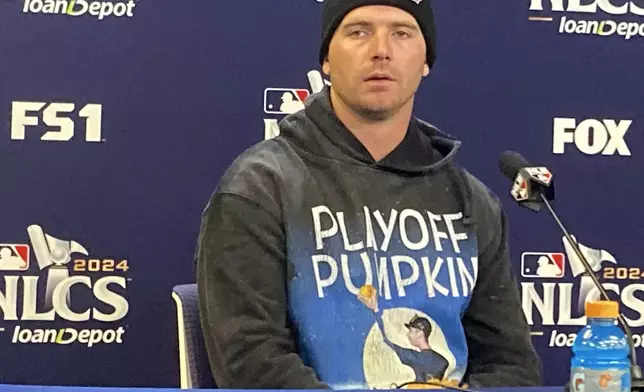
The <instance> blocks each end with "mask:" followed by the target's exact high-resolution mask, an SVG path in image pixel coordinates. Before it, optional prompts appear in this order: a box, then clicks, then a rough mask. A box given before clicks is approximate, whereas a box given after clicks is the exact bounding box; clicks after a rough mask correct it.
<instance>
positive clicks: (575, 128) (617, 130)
mask: <svg viewBox="0 0 644 392" xmlns="http://www.w3.org/2000/svg"><path fill="white" fill-rule="evenodd" d="M632 123H633V121H631V120H621V121H616V120H608V119H604V120H594V119H587V120H584V121H582V122H580V123H579V124H577V121H576V120H575V119H574V118H555V119H554V130H553V141H552V152H553V153H554V154H563V153H564V152H565V146H566V144H571V143H572V144H574V145H575V146H576V147H577V149H578V150H579V151H581V152H582V153H584V154H587V155H597V154H601V155H615V154H617V155H623V156H630V155H631V150H630V149H629V148H628V145H627V144H626V141H625V140H624V137H625V135H626V132H628V131H629V129H630V127H631V125H632Z"/></svg>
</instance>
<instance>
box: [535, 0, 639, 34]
mask: <svg viewBox="0 0 644 392" xmlns="http://www.w3.org/2000/svg"><path fill="white" fill-rule="evenodd" d="M530 11H533V16H530V18H529V19H530V20H532V21H541V22H553V21H554V22H557V26H558V31H559V34H574V35H595V36H600V37H611V36H618V37H622V38H623V39H625V40H630V39H632V38H635V37H644V20H643V18H642V17H643V16H644V0H631V1H624V0H530ZM561 14H563V15H561ZM618 18H619V20H617V19H618Z"/></svg>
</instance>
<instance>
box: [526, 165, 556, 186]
mask: <svg viewBox="0 0 644 392" xmlns="http://www.w3.org/2000/svg"><path fill="white" fill-rule="evenodd" d="M526 171H527V172H528V174H529V175H530V176H531V177H532V178H534V179H535V180H537V181H539V182H541V183H542V184H544V185H549V184H550V181H551V180H552V173H550V170H548V169H547V168H545V167H528V168H526Z"/></svg>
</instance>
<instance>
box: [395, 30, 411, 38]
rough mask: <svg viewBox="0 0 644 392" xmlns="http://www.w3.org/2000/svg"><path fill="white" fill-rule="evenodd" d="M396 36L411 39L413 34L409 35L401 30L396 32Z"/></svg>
mask: <svg viewBox="0 0 644 392" xmlns="http://www.w3.org/2000/svg"><path fill="white" fill-rule="evenodd" d="M396 36H398V37H400V38H409V37H411V34H409V33H408V32H406V31H403V30H399V31H396Z"/></svg>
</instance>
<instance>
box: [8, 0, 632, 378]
mask: <svg viewBox="0 0 644 392" xmlns="http://www.w3.org/2000/svg"><path fill="white" fill-rule="evenodd" d="M66 3H68V2H66V1H43V0H4V1H1V2H0V108H2V110H1V111H0V115H1V116H4V119H3V120H2V121H0V163H1V164H0V178H1V179H2V186H1V187H0V244H1V245H0V252H1V253H0V256H1V257H0V260H1V261H0V275H2V276H3V278H4V279H2V280H0V312H1V313H2V317H3V321H2V323H1V324H0V352H2V353H3V355H2V358H3V359H2V360H0V369H1V370H0V382H2V383H28V384H68V385H111V386H168V387H171V386H177V385H178V361H177V349H176V346H177V338H176V333H175V330H176V322H175V313H174V305H173V302H172V300H171V297H170V291H171V288H172V286H173V285H175V284H181V283H186V282H192V281H194V266H193V262H192V255H193V250H194V246H195V243H196V236H197V232H198V225H199V219H200V214H201V211H202V209H203V207H204V204H205V202H206V200H207V199H208V197H209V196H210V194H211V192H212V191H213V189H214V188H215V186H216V184H217V181H218V179H219V177H220V176H221V174H222V173H223V171H224V170H225V169H226V167H227V166H228V165H229V164H230V163H231V161H232V159H233V158H234V157H235V156H236V155H237V154H239V153H240V152H242V151H243V150H244V149H246V148H247V147H249V146H251V145H252V144H254V143H256V142H259V141H260V140H262V139H264V138H265V137H267V136H268V137H270V136H271V130H274V128H271V126H272V125H274V123H275V121H276V120H279V119H281V118H282V117H283V116H284V113H282V114H279V112H280V110H279V107H278V105H279V104H280V99H281V96H282V94H283V93H284V92H290V93H291V94H292V97H293V98H294V99H295V101H300V100H302V99H305V97H306V94H307V93H310V92H312V91H314V90H315V89H317V88H318V87H319V85H318V83H315V82H313V83H312V82H311V81H315V80H317V81H318V82H319V76H320V75H318V74H317V73H316V72H319V65H318V64H317V48H318V43H319V19H320V12H321V9H322V3H320V2H318V1H316V0H249V1H244V2H240V1H226V2H224V1H212V0H193V1H190V2H185V1H179V0H154V1H151V0H147V1H146V0H138V1H136V2H135V1H130V2H125V1H124V2H116V1H114V2H85V1H80V0H79V1H76V2H69V3H70V4H66ZM583 3H584V4H581V3H580V2H579V1H574V0H568V1H562V0H558V1H557V0H552V1H551V0H543V1H539V0H533V1H527V0H524V1H517V0H494V1H492V0H479V1H476V2H471V1H465V0H450V1H446V0H436V1H435V5H434V7H435V12H436V16H437V29H438V43H439V48H438V60H437V64H436V66H435V68H434V69H433V70H432V74H431V76H430V77H429V78H428V79H426V80H425V81H424V82H423V84H422V85H421V88H420V91H419V93H418V99H417V106H416V114H417V115H418V116H419V117H421V118H423V119H425V120H427V121H429V122H431V123H433V124H435V125H436V126H438V127H439V128H441V129H442V130H444V131H446V132H448V133H450V134H453V135H455V136H457V137H458V138H459V139H461V140H462V141H463V142H464V147H463V150H462V155H461V162H462V163H463V164H464V165H465V166H466V167H467V168H468V169H470V171H472V172H473V173H474V174H475V175H477V176H478V177H479V178H481V179H482V180H483V181H484V182H485V183H486V184H488V185H489V186H490V187H491V188H492V189H493V190H494V191H495V192H496V193H497V194H499V195H500V196H501V197H502V200H503V202H504V203H505V206H506V212H507V214H508V216H509V221H510V230H511V238H510V240H511V248H512V259H513V263H514V265H515V271H516V274H517V277H518V280H519V284H520V285H521V291H522V296H523V305H524V311H525V313H526V317H527V318H528V320H529V321H530V323H531V324H532V328H533V339H534V342H535V345H536V346H537V348H538V350H539V354H540V355H541V357H542V358H543V359H544V365H545V366H546V369H547V371H546V372H545V373H544V374H545V381H546V383H547V384H551V385H557V384H562V383H563V382H564V381H565V380H566V377H567V374H568V361H569V351H570V349H569V347H568V344H569V343H570V336H569V334H572V333H574V332H575V331H576V330H577V329H578V328H579V325H580V324H581V323H583V320H580V319H578V317H579V316H580V315H581V313H580V311H579V308H578V298H579V293H580V290H582V291H581V292H583V287H584V282H583V281H582V279H581V278H580V277H579V276H575V274H574V273H573V272H574V271H575V270H574V268H573V267H574V266H575V260H574V259H571V257H570V256H571V255H569V254H567V253H566V249H565V247H564V244H563V242H562V238H561V237H562V236H561V234H560V232H559V231H558V229H557V227H556V226H555V224H554V223H553V221H552V220H551V218H550V217H548V216H547V215H546V214H545V212H544V213H542V214H535V213H532V212H530V211H528V210H526V209H522V208H521V207H519V206H517V205H515V204H514V203H513V202H512V201H511V199H510V197H509V186H510V184H509V182H508V181H507V180H506V179H504V178H503V177H502V175H501V174H499V172H498V169H497V161H498V156H499V154H500V153H501V152H502V151H504V150H506V149H513V150H518V151H520V152H522V153H523V154H524V155H525V156H526V157H527V158H528V159H530V160H532V161H534V162H537V163H544V164H547V165H548V166H549V167H550V169H551V170H552V171H553V172H554V174H555V181H556V182H557V196H558V201H557V202H556V208H557V210H558V211H559V212H560V215H561V217H562V219H563V220H564V222H565V223H566V224H567V225H568V226H569V229H570V230H571V232H572V234H574V235H575V236H576V238H577V239H578V240H579V241H580V242H581V243H582V244H583V245H585V246H586V247H587V248H586V250H587V252H588V254H589V256H591V258H593V260H595V265H596V266H597V269H598V275H599V276H600V277H601V279H602V280H603V281H605V283H607V284H609V286H607V287H608V288H610V289H611V290H612V291H613V292H615V293H616V294H619V295H620V296H621V299H622V300H623V301H624V305H623V308H622V309H623V310H624V312H625V315H626V317H627V318H628V319H629V321H631V325H632V327H633V331H634V333H635V334H636V343H637V344H638V345H640V343H641V340H642V334H643V333H644V328H643V326H644V295H643V293H642V291H643V290H644V285H643V284H641V283H639V282H640V281H641V278H642V276H644V262H643V261H642V258H641V254H643V253H644V246H643V245H642V241H641V239H640V237H641V236H642V235H643V234H644V229H642V226H641V222H642V221H643V220H644V212H643V210H642V208H640V207H639V203H638V202H639V201H640V200H641V199H642V196H644V186H643V185H642V182H641V181H639V179H640V178H641V173H640V171H641V168H642V167H644V150H643V149H642V146H643V145H644V133H643V132H642V129H643V128H642V124H644V115H643V114H642V109H641V108H642V105H643V104H644V82H643V79H642V76H641V72H642V66H641V64H643V63H644V50H643V49H644V44H643V42H644V1H643V0H637V1H633V2H625V1H624V0H610V1H608V0H605V1H597V3H598V4H595V3H592V4H591V0H588V1H584V2H583ZM302 90H307V91H302ZM28 228H29V230H28ZM57 240H58V241H57ZM55 248H57V249H59V251H58V252H52V249H55ZM61 249H62V250H63V251H62V252H60V250H61ZM593 251H597V252H593ZM600 251H603V252H600ZM66 252H67V253H71V255H69V256H68V255H67V253H66ZM542 256H546V257H547V258H548V260H550V264H551V265H556V266H557V268H555V273H551V274H550V275H547V274H544V273H543V272H539V271H538V268H537V267H538V260H539V259H540V258H541V257H542ZM51 260H53V261H54V265H50V264H51ZM66 274H67V275H66ZM67 276H69V277H74V279H71V280H69V279H68V280H66V282H68V283H70V284H68V285H67V286H66V287H63V286H60V287H59V288H58V289H57V290H53V291H52V290H47V287H46V285H47V282H48V281H49V282H56V279H59V280H61V281H62V280H63V279H65V278H66V277H67ZM66 288H69V290H66ZM66 299H67V301H66ZM49 301H53V302H54V303H55V304H57V305H56V309H57V314H56V315H54V314H53V313H51V312H49V313H48V312H47V310H48V309H50V307H48V306H47V305H48V303H49ZM68 301H69V302H68ZM68 303H69V304H71V305H70V306H67V304H68ZM68 308H69V309H68ZM86 309H90V310H91V312H89V313H86V314H85V313H83V312H84V311H85V310H86ZM93 309H95V310H93ZM500 322H502V321H500ZM52 342H58V343H59V344H55V343H52ZM90 342H91V343H90ZM60 343H64V344H60ZM90 346H91V347H90ZM638 350H639V349H638ZM641 355H644V354H641Z"/></svg>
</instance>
